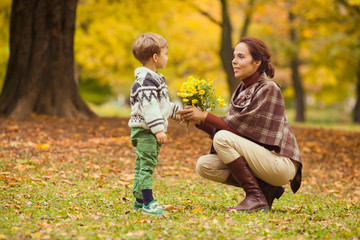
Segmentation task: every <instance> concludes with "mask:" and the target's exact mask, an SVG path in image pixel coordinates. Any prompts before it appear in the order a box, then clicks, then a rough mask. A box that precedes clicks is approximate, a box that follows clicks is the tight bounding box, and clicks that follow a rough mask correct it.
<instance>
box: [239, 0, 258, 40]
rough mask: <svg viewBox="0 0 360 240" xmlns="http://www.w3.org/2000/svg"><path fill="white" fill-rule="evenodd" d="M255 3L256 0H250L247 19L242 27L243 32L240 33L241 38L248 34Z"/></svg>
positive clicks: (246, 13)
mask: <svg viewBox="0 0 360 240" xmlns="http://www.w3.org/2000/svg"><path fill="white" fill-rule="evenodd" d="M254 5H255V0H249V7H248V9H247V10H245V20H244V24H243V27H242V29H241V34H240V38H242V37H245V36H246V35H247V32H248V29H249V26H250V22H251V18H252V15H253V12H254Z"/></svg>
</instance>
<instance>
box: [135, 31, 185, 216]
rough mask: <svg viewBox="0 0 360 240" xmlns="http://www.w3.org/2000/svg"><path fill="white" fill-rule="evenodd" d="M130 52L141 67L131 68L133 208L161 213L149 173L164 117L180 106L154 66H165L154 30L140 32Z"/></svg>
mask: <svg viewBox="0 0 360 240" xmlns="http://www.w3.org/2000/svg"><path fill="white" fill-rule="evenodd" d="M132 50H133V54H134V56H135V58H136V59H137V60H139V61H140V63H142V65H143V67H139V68H137V69H136V70H135V82H134V83H133V85H132V88H131V94H130V106H131V117H130V120H129V127H130V128H131V143H132V145H133V146H134V147H135V152H136V154H137V158H136V163H135V177H134V186H133V194H134V196H135V198H136V200H135V203H134V209H140V208H142V213H145V214H155V215H158V214H163V213H165V211H164V209H163V208H162V207H161V206H160V205H159V204H158V202H157V201H156V200H154V198H153V193H152V181H153V178H152V175H153V173H154V170H155V167H156V164H157V161H158V155H159V152H160V146H161V144H163V143H166V142H167V136H166V133H165V132H166V129H167V126H168V118H169V117H171V118H174V119H177V118H178V116H177V115H176V111H178V110H179V109H180V108H179V107H178V106H176V105H175V104H174V103H172V102H170V99H169V93H168V90H167V85H166V80H165V78H164V76H163V75H162V74H161V73H159V72H157V69H160V68H164V67H165V66H166V63H167V60H168V56H167V50H168V44H167V41H166V40H165V39H164V38H163V37H162V36H160V35H159V34H156V33H144V34H142V35H140V36H139V37H138V38H137V39H136V40H135V42H134V45H133V49H132Z"/></svg>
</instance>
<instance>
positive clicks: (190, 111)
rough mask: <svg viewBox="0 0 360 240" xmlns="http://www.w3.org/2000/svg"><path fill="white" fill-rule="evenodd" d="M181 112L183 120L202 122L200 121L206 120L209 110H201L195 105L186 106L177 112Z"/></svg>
mask: <svg viewBox="0 0 360 240" xmlns="http://www.w3.org/2000/svg"><path fill="white" fill-rule="evenodd" d="M176 113H177V114H181V120H186V121H194V122H196V123H200V121H205V118H206V116H207V114H208V113H207V112H202V111H200V110H199V109H198V108H197V107H194V106H185V107H184V108H183V109H182V110H179V111H177V112H176Z"/></svg>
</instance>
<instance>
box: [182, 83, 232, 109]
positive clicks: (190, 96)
mask: <svg viewBox="0 0 360 240" xmlns="http://www.w3.org/2000/svg"><path fill="white" fill-rule="evenodd" d="M177 95H178V96H179V97H182V98H183V100H182V101H183V102H184V104H185V105H190V104H191V105H193V106H196V107H198V108H199V109H200V110H202V111H207V110H212V109H213V108H214V107H215V106H216V102H217V103H218V106H220V107H224V106H226V105H225V100H223V99H222V98H221V97H218V96H217V95H216V89H215V87H214V86H213V81H209V80H205V79H197V78H195V77H193V76H189V77H188V79H187V81H185V82H183V84H182V85H181V88H180V90H179V92H178V93H177Z"/></svg>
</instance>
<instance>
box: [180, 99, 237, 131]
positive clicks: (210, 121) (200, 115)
mask: <svg viewBox="0 0 360 240" xmlns="http://www.w3.org/2000/svg"><path fill="white" fill-rule="evenodd" d="M177 113H179V114H181V118H182V119H185V120H187V121H195V123H197V124H198V128H199V129H201V130H203V131H205V132H207V133H208V134H209V135H210V136H211V137H212V136H213V135H214V134H215V133H216V132H217V131H219V130H227V131H230V132H233V133H235V134H239V133H238V132H236V131H235V130H234V129H232V128H231V127H229V125H227V124H226V123H225V122H224V121H223V120H222V119H221V118H219V117H217V116H215V115H214V114H211V113H207V112H202V111H200V110H199V109H198V108H197V107H194V106H186V107H184V109H182V110H180V111H178V112H177Z"/></svg>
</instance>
